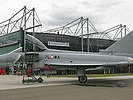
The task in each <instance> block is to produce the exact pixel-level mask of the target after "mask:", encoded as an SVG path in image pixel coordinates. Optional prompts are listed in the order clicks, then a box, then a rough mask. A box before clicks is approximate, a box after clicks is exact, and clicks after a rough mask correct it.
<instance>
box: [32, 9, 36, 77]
mask: <svg viewBox="0 0 133 100" xmlns="http://www.w3.org/2000/svg"><path fill="white" fill-rule="evenodd" d="M34 33H35V8H33V32H32V36H35V34H34ZM33 51H34V56H33V64H32V75H33V76H34V64H35V61H36V57H35V44H34V41H33Z"/></svg>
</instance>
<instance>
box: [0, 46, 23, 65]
mask: <svg viewBox="0 0 133 100" xmlns="http://www.w3.org/2000/svg"><path fill="white" fill-rule="evenodd" d="M21 51H22V47H20V48H18V49H15V50H13V51H11V52H9V53H6V54H2V55H0V62H4V63H8V62H9V63H13V64H15V63H16V62H17V61H18V60H19V59H20V57H21Z"/></svg>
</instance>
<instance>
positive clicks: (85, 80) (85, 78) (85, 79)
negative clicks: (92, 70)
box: [78, 75, 87, 83]
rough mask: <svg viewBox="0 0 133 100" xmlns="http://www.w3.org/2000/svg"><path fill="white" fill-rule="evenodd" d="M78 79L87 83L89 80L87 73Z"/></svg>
mask: <svg viewBox="0 0 133 100" xmlns="http://www.w3.org/2000/svg"><path fill="white" fill-rule="evenodd" d="M78 80H79V82H80V83H86V82H87V76H86V75H84V76H79V77H78Z"/></svg>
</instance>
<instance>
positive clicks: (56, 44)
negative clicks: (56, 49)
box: [48, 41, 69, 47]
mask: <svg viewBox="0 0 133 100" xmlns="http://www.w3.org/2000/svg"><path fill="white" fill-rule="evenodd" d="M48 45H49V46H61V47H69V43H63V42H51V41H48Z"/></svg>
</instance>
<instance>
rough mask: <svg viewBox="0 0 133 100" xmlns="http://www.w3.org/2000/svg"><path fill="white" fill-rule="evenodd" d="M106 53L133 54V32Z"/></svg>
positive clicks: (106, 50)
mask: <svg viewBox="0 0 133 100" xmlns="http://www.w3.org/2000/svg"><path fill="white" fill-rule="evenodd" d="M104 52H111V53H121V54H133V31H131V32H130V33H128V34H127V35H126V36H125V37H123V38H122V39H120V40H119V41H117V42H116V43H114V44H113V45H111V46H110V47H108V48H107V49H105V50H104Z"/></svg>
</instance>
